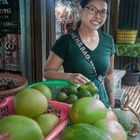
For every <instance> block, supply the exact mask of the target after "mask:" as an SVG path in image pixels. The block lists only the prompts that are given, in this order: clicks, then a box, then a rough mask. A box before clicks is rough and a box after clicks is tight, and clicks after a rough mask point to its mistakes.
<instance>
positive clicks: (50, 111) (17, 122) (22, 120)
mask: <svg viewBox="0 0 140 140" xmlns="http://www.w3.org/2000/svg"><path fill="white" fill-rule="evenodd" d="M42 87H43V88H42ZM35 88H36V87H35ZM35 88H25V89H23V90H20V91H19V92H18V94H16V95H15V97H14V96H13V97H9V98H8V99H7V100H5V101H4V103H3V104H2V105H0V118H1V119H0V135H3V134H5V133H8V134H9V139H8V140H43V139H48V138H49V137H50V136H51V137H52V138H53V137H54V136H55V135H57V134H58V133H59V132H60V131H61V129H63V128H64V127H65V126H66V124H67V122H68V121H67V116H68V113H69V112H68V111H69V109H70V107H69V106H68V105H67V104H64V103H63V104H62V105H61V103H57V102H55V101H50V100H48V98H50V97H51V96H50V94H51V93H50V92H49V90H48V88H47V87H46V88H45V87H44V86H40V88H39V90H40V89H43V90H41V91H47V92H48V93H45V92H44V93H45V94H44V93H43V92H41V91H39V90H37V89H35ZM47 95H49V96H47ZM6 103H7V106H6ZM8 103H9V106H8ZM50 106H51V107H50ZM60 106H61V108H62V109H61V108H60ZM6 109H8V110H6ZM4 110H5V111H7V112H8V113H9V114H8V116H5V115H4V114H3V111H4ZM58 112H59V113H58ZM61 123H62V126H61ZM58 126H59V127H58ZM57 127H58V128H57ZM58 129H59V130H58ZM56 130H57V131H58V132H56ZM52 132H53V135H52Z"/></svg>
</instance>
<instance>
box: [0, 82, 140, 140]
mask: <svg viewBox="0 0 140 140" xmlns="http://www.w3.org/2000/svg"><path fill="white" fill-rule="evenodd" d="M42 85H43V86H42ZM44 86H46V88H45V87H44ZM91 87H92V88H91ZM93 87H94V88H93ZM93 89H94V90H93ZM95 89H96V88H95V85H94V83H93V82H89V83H86V84H83V85H80V86H78V85H75V84H71V83H69V82H67V81H59V80H53V81H44V82H38V83H34V84H31V85H29V86H28V87H26V88H24V89H22V90H20V91H19V92H18V93H17V94H16V95H15V96H9V97H8V98H6V99H4V100H3V101H2V103H0V134H4V133H7V132H8V133H9V134H10V137H9V140H19V139H20V140H25V139H28V140H85V139H87V140H93V137H94V138H95V140H129V139H128V137H129V138H130V137H132V134H133V133H134V129H135V131H136V132H137V133H139V130H140V123H139V120H138V118H137V116H136V115H135V114H134V113H133V112H131V111H130V110H126V108H124V109H122V108H114V109H108V108H106V107H105V105H104V104H103V103H102V102H101V101H100V100H99V99H98V96H95V95H96V94H97V92H98V90H97V89H96V90H95ZM60 91H61V92H60ZM81 91H84V92H81ZM85 91H89V93H90V94H89V93H88V92H85ZM50 93H51V95H52V96H48V95H50ZM60 93H61V94H62V93H65V94H66V95H67V96H66V98H68V97H69V96H70V95H75V96H77V99H76V100H69V102H68V101H67V99H66V98H64V96H63V98H58V97H57V95H58V94H60ZM83 93H84V94H83ZM87 93H88V94H87ZM77 94H79V95H80V94H81V96H79V95H77ZM48 98H49V99H48ZM62 99H63V100H62ZM74 99H75V98H74ZM70 101H71V102H70ZM126 107H127V106H126ZM127 109H128V108H127ZM23 122H24V124H23ZM131 122H134V124H133V123H131ZM17 124H18V125H17ZM11 126H12V127H11ZM13 126H14V127H13ZM21 126H22V127H21ZM35 126H36V127H35ZM134 126H135V127H134ZM11 128H12V129H11ZM23 128H24V130H22V129H23ZM29 128H30V129H29ZM17 130H18V131H17ZM20 132H22V133H20ZM128 134H131V135H130V136H128ZM137 136H139V135H135V136H133V137H134V138H135V137H137ZM2 140H5V139H2Z"/></svg>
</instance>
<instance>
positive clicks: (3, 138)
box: [0, 133, 9, 140]
mask: <svg viewBox="0 0 140 140" xmlns="http://www.w3.org/2000/svg"><path fill="white" fill-rule="evenodd" d="M8 138H9V134H7V133H5V134H3V135H0V140H8Z"/></svg>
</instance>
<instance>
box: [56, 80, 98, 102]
mask: <svg viewBox="0 0 140 140" xmlns="http://www.w3.org/2000/svg"><path fill="white" fill-rule="evenodd" d="M97 93H98V89H97V87H96V86H95V84H94V83H93V82H87V83H86V84H83V85H80V86H78V85H71V86H69V87H63V88H62V89H61V90H60V91H58V92H57V93H56V97H55V100H57V101H61V102H65V103H68V104H73V103H75V102H77V101H78V99H80V98H83V97H91V96H95V95H97ZM95 97H96V96H95Z"/></svg>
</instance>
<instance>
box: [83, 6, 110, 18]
mask: <svg viewBox="0 0 140 140" xmlns="http://www.w3.org/2000/svg"><path fill="white" fill-rule="evenodd" d="M85 8H87V9H88V12H89V14H91V15H97V14H98V13H99V15H100V17H102V18H105V17H106V16H107V15H108V14H109V13H108V11H106V10H101V11H99V10H98V9H97V8H95V7H88V6H86V7H85Z"/></svg>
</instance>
